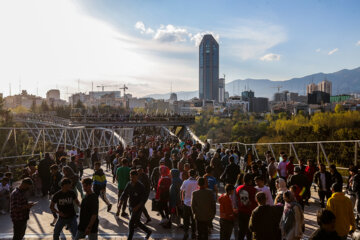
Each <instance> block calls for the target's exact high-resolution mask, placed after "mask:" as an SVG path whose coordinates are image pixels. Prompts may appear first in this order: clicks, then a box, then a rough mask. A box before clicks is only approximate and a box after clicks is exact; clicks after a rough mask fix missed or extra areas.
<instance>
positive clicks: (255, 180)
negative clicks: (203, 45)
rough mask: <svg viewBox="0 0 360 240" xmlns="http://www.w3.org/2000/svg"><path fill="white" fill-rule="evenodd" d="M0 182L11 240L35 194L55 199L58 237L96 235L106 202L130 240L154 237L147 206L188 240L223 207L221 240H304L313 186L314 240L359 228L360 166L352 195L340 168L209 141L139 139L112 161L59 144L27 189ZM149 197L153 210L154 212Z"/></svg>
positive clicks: (201, 235) (29, 171) (5, 179)
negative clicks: (258, 155) (110, 192)
mask: <svg viewBox="0 0 360 240" xmlns="http://www.w3.org/2000/svg"><path fill="white" fill-rule="evenodd" d="M87 167H89V168H91V169H93V175H92V176H90V177H89V176H84V175H83V169H84V168H87ZM103 168H104V169H103ZM106 173H111V175H112V179H111V180H112V182H113V183H116V184H117V188H118V199H117V202H110V201H109V199H108V198H107V194H106V189H107V185H108V184H111V183H108V182H107V178H106ZM0 177H1V184H0V203H1V204H0V207H1V208H2V209H1V213H3V214H5V213H6V212H7V211H9V210H10V214H11V219H12V222H13V227H14V238H13V239H22V238H23V236H24V234H25V231H26V226H27V220H28V219H29V211H30V209H31V208H32V207H33V206H34V205H35V204H36V203H34V202H29V201H28V200H27V198H28V195H29V194H33V195H36V196H44V197H45V196H50V199H51V204H50V211H51V213H52V214H53V217H54V221H53V222H51V223H50V224H51V225H52V226H54V232H53V237H54V239H59V236H60V233H61V231H62V230H63V228H64V227H66V228H67V229H68V230H69V231H70V232H71V235H72V237H73V238H74V239H80V238H83V237H85V236H88V238H89V239H97V234H98V224H99V217H101V216H99V198H100V199H101V200H102V201H104V203H105V204H106V205H107V211H108V212H111V211H112V209H113V205H114V208H115V210H114V211H113V212H114V214H115V215H116V216H117V217H119V218H120V217H121V218H129V220H128V239H132V238H133V235H134V232H135V230H136V229H137V228H139V229H141V230H142V231H143V232H145V234H146V235H145V239H148V238H149V237H150V236H151V234H152V231H151V229H150V228H149V227H148V224H150V222H151V221H152V219H151V217H150V214H149V212H148V211H149V210H151V211H156V212H158V214H159V216H161V219H162V220H161V221H160V225H159V227H161V228H164V229H170V228H182V231H183V239H189V238H191V239H201V240H202V239H208V235H209V234H210V233H211V232H212V231H213V229H214V226H213V222H214V219H215V217H216V213H217V205H216V203H218V204H219V209H218V210H219V212H220V214H219V216H218V217H219V224H220V239H222V240H227V239H230V238H231V236H232V235H234V237H235V239H239V240H243V239H245V237H246V239H248V240H249V239H257V240H262V239H266V240H269V239H270V240H271V239H274V240H275V239H279V240H299V239H302V237H303V234H304V231H305V222H304V209H305V208H306V207H307V206H308V205H309V200H310V198H311V187H312V186H315V187H316V190H317V192H318V195H319V199H320V202H319V203H318V205H319V211H318V213H317V222H318V224H319V228H318V229H317V230H316V231H315V232H313V233H312V235H311V237H310V239H313V240H320V239H327V240H332V239H346V238H347V236H348V235H349V234H350V235H351V234H352V233H353V232H354V231H355V230H356V228H357V220H358V219H359V218H358V217H357V214H354V209H355V210H356V212H359V213H360V203H359V202H360V201H356V200H357V199H359V197H360V175H359V174H358V168H357V167H356V166H351V167H350V168H349V179H348V181H347V182H348V183H347V186H346V192H345V191H343V177H342V176H341V174H340V173H339V172H338V171H337V169H336V166H335V165H331V166H330V168H329V171H327V168H326V166H325V165H324V164H322V163H320V164H315V162H314V161H313V160H307V164H305V161H303V160H300V163H299V165H296V166H295V164H294V157H293V156H289V157H288V156H287V154H286V153H285V152H282V153H281V154H280V157H279V161H277V160H276V159H275V158H274V157H273V156H272V154H271V152H266V153H265V156H264V160H259V159H255V156H254V155H253V154H252V151H251V150H248V152H246V153H245V154H241V153H240V151H239V149H237V147H236V146H234V147H230V148H229V149H225V148H221V147H219V148H218V149H216V150H215V151H213V150H211V149H210V144H209V143H208V142H205V144H204V145H202V144H200V143H199V142H193V141H192V140H186V141H179V140H178V139H177V138H176V137H175V138H174V137H170V136H169V137H163V136H157V135H145V134H140V135H137V136H136V137H134V139H133V145H132V146H128V147H126V148H124V147H123V146H121V145H119V146H116V147H111V148H109V149H108V151H107V153H106V154H104V155H101V154H100V153H99V150H98V149H97V148H91V147H90V148H89V149H85V150H81V149H75V148H73V149H71V150H70V151H67V152H66V151H65V149H64V147H59V149H58V150H57V152H56V153H55V155H54V157H52V156H51V155H50V154H45V157H44V159H42V160H41V161H40V162H39V163H37V162H36V161H30V162H29V164H28V166H27V167H26V168H25V169H24V174H23V176H22V180H21V184H20V186H18V187H16V188H13V187H12V175H11V173H9V172H7V173H5V174H1V175H0ZM152 192H153V193H152ZM345 193H346V194H345ZM152 195H154V198H152V199H149V198H151V196H152ZM148 200H151V209H147V207H146V202H147V201H148ZM316 204H317V203H316ZM127 208H128V212H127ZM129 214H130V216H129ZM142 215H144V218H143V219H145V221H143V220H142V218H141V217H142ZM354 236H355V235H354Z"/></svg>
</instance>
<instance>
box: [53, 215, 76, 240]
mask: <svg viewBox="0 0 360 240" xmlns="http://www.w3.org/2000/svg"><path fill="white" fill-rule="evenodd" d="M65 225H68V226H69V229H70V232H71V235H72V237H73V238H74V237H75V235H76V232H77V221H76V216H74V217H73V218H62V217H59V218H58V220H57V222H56V224H55V228H54V240H58V239H59V237H60V233H61V231H62V229H63V228H64V226H65Z"/></svg>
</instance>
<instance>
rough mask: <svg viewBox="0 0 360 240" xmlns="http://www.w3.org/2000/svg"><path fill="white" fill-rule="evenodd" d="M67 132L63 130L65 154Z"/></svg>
mask: <svg viewBox="0 0 360 240" xmlns="http://www.w3.org/2000/svg"><path fill="white" fill-rule="evenodd" d="M66 133H67V131H66V128H65V131H64V137H65V138H64V150H65V152H66V139H67V134H66Z"/></svg>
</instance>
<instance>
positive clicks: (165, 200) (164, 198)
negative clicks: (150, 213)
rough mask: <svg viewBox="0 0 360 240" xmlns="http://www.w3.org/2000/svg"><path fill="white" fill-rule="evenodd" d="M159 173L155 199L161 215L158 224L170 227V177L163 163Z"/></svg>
mask: <svg viewBox="0 0 360 240" xmlns="http://www.w3.org/2000/svg"><path fill="white" fill-rule="evenodd" d="M160 175H161V178H160V179H159V182H158V187H157V190H156V196H155V199H156V200H158V203H159V212H160V214H161V217H162V220H161V222H160V224H161V225H163V227H166V228H170V227H171V221H170V211H169V198H170V185H171V178H170V170H169V168H168V167H166V166H164V165H162V166H160Z"/></svg>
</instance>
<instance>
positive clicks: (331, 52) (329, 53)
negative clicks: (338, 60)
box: [328, 48, 339, 55]
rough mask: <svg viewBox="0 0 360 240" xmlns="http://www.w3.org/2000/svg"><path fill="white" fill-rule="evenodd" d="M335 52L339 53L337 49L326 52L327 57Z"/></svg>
mask: <svg viewBox="0 0 360 240" xmlns="http://www.w3.org/2000/svg"><path fill="white" fill-rule="evenodd" d="M337 51H339V49H338V48H334V49H333V50H331V51H330V52H328V55H333V54H334V53H336V52H337Z"/></svg>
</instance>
